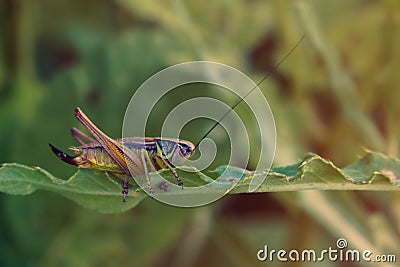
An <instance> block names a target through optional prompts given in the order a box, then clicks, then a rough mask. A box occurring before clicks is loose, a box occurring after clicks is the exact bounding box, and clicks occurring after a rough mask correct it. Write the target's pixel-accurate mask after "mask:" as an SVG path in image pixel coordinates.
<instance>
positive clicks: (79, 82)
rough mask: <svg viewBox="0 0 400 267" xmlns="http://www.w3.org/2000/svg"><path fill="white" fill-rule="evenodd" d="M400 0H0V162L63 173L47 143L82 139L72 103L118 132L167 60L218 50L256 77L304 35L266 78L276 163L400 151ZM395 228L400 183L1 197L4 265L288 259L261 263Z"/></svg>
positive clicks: (399, 217)
mask: <svg viewBox="0 0 400 267" xmlns="http://www.w3.org/2000/svg"><path fill="white" fill-rule="evenodd" d="M399 3H400V2H399V1H397V0H386V1H385V0H376V1H373V0H340V1H319V0H308V1H307V0H304V1H300V0H299V1H289V0H288V1H283V0H271V1H258V0H247V1H244V0H243V1H230V0H217V1H212V2H211V1H210V2H207V3H204V2H203V1H161V0H159V1H129V0H101V1H94V0H90V1H89V0H87V1H67V0H58V1H51V0H38V1H24V0H1V1H0V17H1V19H2V21H3V22H2V23H1V25H0V36H1V37H0V38H1V43H0V45H1V53H0V162H19V163H23V164H26V165H31V166H41V167H43V168H44V169H46V170H48V171H50V172H51V173H53V174H54V175H56V176H57V177H60V178H65V179H67V178H68V177H69V176H70V175H72V174H73V173H74V172H75V171H76V169H75V168H74V167H72V166H68V165H66V164H64V163H62V162H60V161H59V160H58V159H57V158H56V157H55V156H54V155H53V154H52V153H51V151H50V150H49V148H48V145H47V143H49V142H51V143H54V144H56V145H57V146H59V147H60V148H63V149H64V148H66V147H68V146H70V145H73V144H75V143H74V142H73V139H72V138H71V137H70V135H69V129H70V128H71V127H72V126H75V127H76V126H78V123H77V121H76V120H75V119H74V116H73V109H74V108H75V107H77V106H80V107H82V108H84V110H85V112H86V113H87V114H88V115H89V116H90V117H91V118H92V119H93V121H95V122H96V123H97V124H98V126H99V127H100V128H101V129H103V130H104V131H105V132H106V133H108V134H109V135H110V136H113V137H120V135H121V124H122V118H123V114H124V111H125V108H126V106H127V104H128V101H129V99H130V97H131V96H132V94H133V93H134V90H135V89H136V88H138V87H139V86H140V84H141V83H142V82H144V81H145V80H146V79H147V78H149V77H150V76H152V75H153V74H154V73H156V72H157V71H159V70H161V69H163V68H165V67H168V66H170V65H173V64H176V63H181V62H185V61H192V60H212V61H217V62H220V63H224V64H228V65H231V66H233V67H236V68H237V69H239V70H241V71H243V72H244V73H246V74H247V75H249V76H250V77H251V78H253V79H254V80H255V81H258V80H259V79H261V78H262V76H263V75H264V73H265V72H267V71H268V70H269V69H271V67H272V66H273V65H274V64H275V63H276V62H277V61H278V60H279V59H280V58H282V57H283V56H284V54H285V53H287V52H288V51H289V50H290V48H291V47H292V46H293V45H294V44H295V43H296V42H297V41H298V39H299V38H300V37H301V35H302V34H306V40H305V41H304V42H303V44H302V45H301V46H300V47H299V48H298V49H297V50H296V52H295V53H294V54H293V55H291V56H290V58H289V59H288V60H287V62H285V63H284V64H283V65H282V66H281V67H280V68H279V70H277V71H276V72H275V73H274V74H273V75H272V77H271V78H270V79H269V80H268V81H266V82H265V83H263V84H262V85H261V89H262V90H263V92H264V93H265V95H266V97H267V99H268V101H269V103H270V105H271V108H272V111H273V113H274V116H275V120H276V126H277V141H278V143H277V150H276V157H275V161H274V165H276V166H282V165H287V164H292V163H294V162H296V161H298V160H299V159H300V158H302V156H303V154H304V153H306V152H314V153H318V154H319V155H321V156H323V157H325V158H328V159H330V160H332V161H333V162H334V163H335V164H336V165H338V166H345V165H347V164H349V163H351V162H352V161H354V160H356V159H357V158H358V157H359V156H360V155H362V154H363V153H364V149H365V148H367V149H372V150H376V151H379V152H382V153H385V154H387V155H390V156H395V157H396V156H397V155H398V150H399V143H398V140H399V138H398V137H399V133H400V129H399V127H400V115H399V114H400V113H399V112H400V105H399V104H398V101H399V100H400V90H398V84H399V82H400V75H399V69H400V49H399V47H400V4H399ZM207 92H208V95H214V96H216V97H219V98H220V99H223V100H224V101H225V102H226V103H230V104H232V103H234V102H235V101H234V100H235V99H234V98H232V96H225V95H223V94H222V93H221V91H216V92H213V90H208V91H207ZM185 97H186V96H185ZM187 97H190V95H188V96H187ZM167 108H171V107H168V105H166V107H165V110H163V109H162V108H160V109H159V111H158V112H159V113H160V116H161V115H162V114H164V115H165V114H166V113H167V112H168V110H167ZM240 111H241V112H242V113H243V112H246V107H240V108H239V112H240ZM164 115H163V116H164ZM161 122H162V121H160V123H161ZM154 124H157V122H155V123H154ZM154 127H157V126H154ZM199 127H202V128H201V129H199ZM207 127H209V124H204V126H198V127H192V129H190V127H189V128H186V131H185V136H184V138H185V139H188V140H191V141H193V142H195V141H196V140H198V138H200V136H201V134H202V133H203V132H204V131H206V129H207ZM203 130H204V131H203ZM253 146H254V145H253ZM218 164H219V163H218V162H217V163H216V165H218ZM252 164H254V163H250V164H249V168H251V167H252ZM399 233H400V195H399V194H398V193H385V192H374V193H372V192H292V193H263V194H242V195H235V196H226V197H224V198H223V199H222V200H220V201H217V202H216V203H212V204H210V205H208V206H206V207H202V208H191V209H186V208H174V207H170V206H166V205H163V204H161V203H158V202H156V201H154V200H151V199H146V200H144V201H143V202H142V203H141V204H139V206H137V207H136V208H134V209H132V210H130V211H128V212H125V213H122V214H111V215H110V214H108V215H103V214H99V213H96V212H94V211H90V210H86V209H84V208H82V207H80V206H78V205H76V204H74V203H73V202H71V201H69V200H67V199H64V198H62V197H61V196H58V195H56V194H53V193H48V192H43V191H41V192H36V193H35V194H33V195H30V196H26V197H14V196H9V195H4V194H1V195H0V266H117V265H119V266H205V265H207V266H210V267H211V266H257V265H260V266H261V265H263V266H279V265H281V266H282V265H284V263H281V264H280V263H278V262H276V261H275V262H273V263H269V262H263V263H260V262H258V261H257V259H256V253H257V251H258V250H259V249H261V248H262V247H263V246H264V245H265V244H266V245H268V246H269V247H270V248H273V249H280V248H285V249H287V250H290V249H293V248H296V249H299V250H301V249H305V248H308V249H316V250H320V249H326V248H328V247H329V246H331V247H335V243H336V239H337V238H339V237H344V238H346V239H347V240H348V242H349V246H350V247H353V248H362V247H364V248H365V247H368V246H369V248H370V249H372V250H374V249H375V251H380V252H382V253H388V254H396V253H397V256H398V258H399V257H400V253H399V252H400V241H399V235H400V234H399ZM398 260H400V259H398ZM347 264H348V263H347ZM293 266H349V265H346V263H341V262H325V263H321V262H320V263H307V262H305V263H304V262H303V263H301V262H300V263H293ZM351 266H364V263H352V265H351Z"/></svg>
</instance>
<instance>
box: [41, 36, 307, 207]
mask: <svg viewBox="0 0 400 267" xmlns="http://www.w3.org/2000/svg"><path fill="white" fill-rule="evenodd" d="M304 38H305V36H304V35H303V36H302V37H301V38H300V40H299V41H298V42H297V43H296V44H295V45H294V46H293V47H292V48H291V50H290V51H289V52H288V53H286V55H285V56H284V57H283V58H282V59H281V60H280V61H279V62H278V63H277V64H276V65H275V66H274V67H273V68H272V69H271V70H270V71H269V72H268V73H266V74H265V75H264V77H263V78H262V79H261V80H260V81H259V82H258V83H257V84H256V85H255V86H254V87H253V88H251V89H250V90H249V91H248V92H247V93H246V94H245V95H244V97H243V98H241V99H240V100H238V101H237V102H236V103H235V104H234V105H233V106H232V107H231V108H230V109H229V110H228V111H227V112H226V113H225V114H224V115H223V116H222V117H221V118H220V119H219V120H218V121H217V122H216V123H215V124H214V125H213V126H212V127H211V128H210V129H209V130H208V131H207V132H206V133H205V134H204V136H203V137H202V138H201V139H200V140H199V141H198V142H197V143H196V145H194V144H193V143H192V142H190V141H186V140H182V139H176V138H164V137H163V138H161V137H125V138H118V139H113V138H111V137H109V136H107V135H106V134H105V133H104V132H102V131H101V130H100V129H99V128H98V127H97V126H96V125H95V124H94V123H93V122H92V121H91V120H90V119H89V118H88V117H87V116H86V114H85V113H84V112H83V111H82V110H81V109H80V108H76V109H75V112H74V115H75V117H76V119H77V120H78V121H79V122H80V123H81V124H82V125H83V126H84V127H85V128H86V129H87V130H88V131H89V133H90V134H91V135H92V136H93V138H92V137H90V136H88V135H86V134H85V133H83V132H81V131H80V130H78V129H76V128H72V129H71V135H72V137H73V138H74V139H75V140H76V141H77V142H78V143H79V144H80V146H72V147H69V149H70V150H72V151H73V152H75V155H74V156H70V155H68V154H66V153H64V152H63V151H61V150H60V149H58V148H56V147H55V146H53V145H52V144H49V146H50V148H51V150H52V151H53V153H54V154H55V155H56V156H57V157H58V158H59V159H61V160H62V161H64V162H66V163H68V164H71V165H74V166H77V167H79V168H86V169H92V170H96V171H101V172H108V173H113V174H116V175H124V176H125V179H123V184H122V201H123V202H126V197H127V195H128V193H129V178H131V177H133V176H140V175H145V177H146V184H147V187H148V190H149V194H150V195H151V196H153V194H154V190H153V187H152V185H151V181H150V177H149V168H148V167H149V166H151V167H152V169H153V170H156V171H157V170H161V169H167V168H168V169H169V170H170V171H171V172H172V174H173V175H174V177H175V178H176V181H177V184H178V185H179V186H180V187H181V188H182V189H183V188H184V187H183V182H182V180H181V179H180V178H179V176H178V174H177V172H176V171H175V165H174V164H173V163H172V162H174V161H173V159H175V158H178V157H179V158H180V159H188V158H189V157H190V156H191V155H192V154H193V153H194V152H195V150H196V149H197V147H198V146H199V144H200V143H201V142H202V141H203V140H204V139H205V138H206V137H207V136H208V135H209V134H210V133H211V132H212V131H213V130H214V129H215V128H216V127H217V126H218V125H219V124H220V122H221V121H223V120H224V119H225V117H226V116H228V115H229V113H230V112H232V111H233V110H234V109H235V108H236V107H237V106H238V105H239V104H240V103H241V102H242V101H243V100H244V99H245V98H246V97H247V96H248V95H249V94H250V93H251V92H253V91H254V90H255V89H256V88H258V86H259V85H260V84H262V83H263V82H264V81H265V80H266V79H267V78H268V77H269V76H270V75H271V74H272V73H273V72H274V71H275V70H276V69H277V68H278V67H279V66H280V65H281V64H282V63H283V62H284V61H285V60H286V59H287V58H288V57H289V56H290V55H291V54H292V53H293V52H294V51H295V50H296V48H297V47H298V46H299V45H300V43H301V42H302V41H303V39H304Z"/></svg>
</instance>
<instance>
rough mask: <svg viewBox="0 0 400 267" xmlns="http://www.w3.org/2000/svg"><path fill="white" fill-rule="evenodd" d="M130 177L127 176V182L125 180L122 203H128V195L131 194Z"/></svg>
mask: <svg viewBox="0 0 400 267" xmlns="http://www.w3.org/2000/svg"><path fill="white" fill-rule="evenodd" d="M129 177H130V176H129V175H127V176H126V177H125V180H124V185H123V187H122V202H126V196H127V195H128V193H129V189H128V188H129Z"/></svg>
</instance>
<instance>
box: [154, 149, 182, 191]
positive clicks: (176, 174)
mask: <svg viewBox="0 0 400 267" xmlns="http://www.w3.org/2000/svg"><path fill="white" fill-rule="evenodd" d="M155 156H156V157H157V158H159V159H160V160H162V162H164V163H165V165H167V167H168V169H170V171H171V172H172V174H173V175H174V176H175V178H176V181H177V182H178V185H179V186H180V187H181V188H182V189H183V182H182V180H181V178H179V175H178V173H177V172H176V171H175V169H174V168H175V166H174V165H173V164H172V163H171V162H170V161H169V160H168V159H167V158H163V157H162V156H160V155H159V154H155Z"/></svg>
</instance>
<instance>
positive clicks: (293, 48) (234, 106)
mask: <svg viewBox="0 0 400 267" xmlns="http://www.w3.org/2000/svg"><path fill="white" fill-rule="evenodd" d="M305 37H306V36H305V35H304V34H303V36H302V37H301V38H300V40H299V41H298V42H297V43H296V44H295V45H294V46H293V47H292V49H290V51H289V52H288V53H287V54H286V55H285V56H284V57H283V58H282V59H281V60H280V61H279V62H278V63H277V64H275V66H274V67H273V68H272V69H271V70H270V71H268V72H267V74H265V75H264V77H263V78H262V79H261V80H260V81H259V82H258V83H257V84H256V85H255V86H254V87H253V88H251V89H250V90H249V91H248V92H247V93H246V94H245V95H244V96H243V98H241V99H240V100H238V101H237V102H236V103H235V104H234V105H233V106H232V107H231V108H230V109H229V110H228V111H227V112H226V113H225V114H224V115H223V116H222V117H221V118H220V119H219V120H218V121H217V122H216V123H215V124H214V125H213V126H212V127H211V128H210V129H209V130H208V131H207V132H206V133H205V134H204V135H203V137H202V138H201V139H200V141H199V142H197V144H196V145H195V146H194V150H196V148H197V147H198V146H199V144H200V143H201V141H203V140H204V138H206V137H207V136H208V135H209V134H210V133H211V132H212V131H213V130H214V129H215V128H216V127H217V126H218V125H219V124H220V122H221V121H223V120H224V119H225V117H226V116H228V115H229V113H231V111H232V110H234V109H235V108H236V107H237V106H238V105H239V104H240V103H242V102H243V100H244V99H245V98H246V97H247V96H248V95H249V94H251V92H253V91H254V90H255V89H256V88H258V86H259V85H260V84H262V83H263V82H264V81H265V80H266V79H268V78H269V76H271V74H272V73H274V71H275V70H276V69H277V68H279V66H280V65H281V64H282V63H283V62H284V61H285V60H286V59H287V58H288V57H289V56H290V55H291V54H292V53H293V52H294V50H296V48H297V47H298V46H299V45H300V43H301V42H302V41H303V40H304V38H305Z"/></svg>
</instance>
